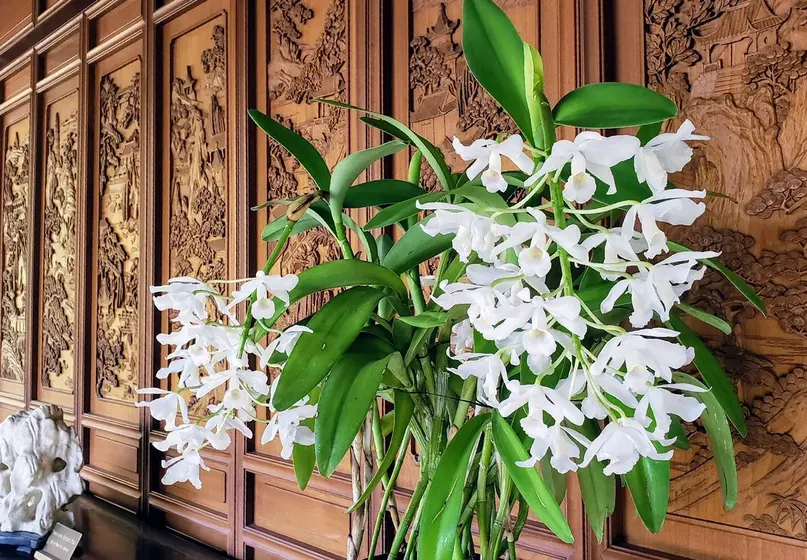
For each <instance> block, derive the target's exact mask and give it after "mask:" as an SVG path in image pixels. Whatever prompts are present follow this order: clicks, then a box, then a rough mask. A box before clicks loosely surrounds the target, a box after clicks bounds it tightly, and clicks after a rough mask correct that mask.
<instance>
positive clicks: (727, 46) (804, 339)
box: [645, 0, 807, 538]
mask: <svg viewBox="0 0 807 560" xmlns="http://www.w3.org/2000/svg"><path fill="white" fill-rule="evenodd" d="M645 8H646V9H645V22H646V45H647V48H646V55H647V57H646V68H647V76H648V82H649V84H650V85H651V86H652V87H655V88H657V89H659V90H661V91H663V92H664V93H665V94H667V95H668V96H670V97H672V98H673V99H675V100H676V101H677V102H678V103H679V104H680V105H681V106H682V115H681V118H689V119H691V120H692V121H693V122H695V123H696V124H697V125H698V126H699V128H701V129H702V130H703V132H704V134H707V135H709V136H711V137H712V141H711V142H709V143H708V144H707V145H706V146H705V147H704V148H703V149H702V150H700V159H699V160H698V161H697V162H695V165H693V166H691V167H692V171H691V172H690V173H689V174H687V175H686V176H683V177H679V178H677V182H679V183H681V184H689V185H693V186H701V185H715V187H714V188H715V189H716V190H721V191H722V192H726V193H727V194H729V195H731V196H733V197H735V198H736V199H738V202H739V205H736V206H735V205H729V204H726V205H725V206H721V207H720V208H719V209H718V210H716V211H715V212H714V216H713V218H712V222H713V224H714V227H708V226H701V227H698V228H690V229H689V231H688V233H687V235H686V237H685V238H683V239H681V241H682V242H683V243H685V244H687V245H688V246H690V247H692V248H693V249H697V248H705V247H708V248H709V250H718V251H722V252H723V255H722V258H723V262H724V263H725V264H726V265H727V266H729V267H732V269H733V270H736V271H737V272H738V273H739V274H740V275H741V276H742V277H743V278H744V279H746V280H747V281H748V282H749V283H750V284H751V285H752V286H754V287H755V288H756V289H757V290H758V291H759V293H760V294H761V296H762V297H763V299H764V300H765V302H766V305H767V307H768V312H769V317H770V318H769V319H767V320H765V319H763V318H761V317H760V315H759V314H758V312H756V311H755V310H754V309H753V308H752V307H750V306H747V305H745V304H744V303H742V302H741V301H740V297H739V296H738V294H737V293H736V291H735V290H734V288H733V287H732V285H731V284H730V283H729V282H727V281H726V280H725V278H723V277H722V276H720V275H717V274H712V273H711V272H709V273H707V275H706V276H705V277H704V279H703V280H702V281H701V282H700V284H699V285H698V286H697V287H696V288H695V289H694V290H693V291H692V292H691V297H692V298H695V299H696V301H697V302H698V303H699V304H701V305H706V307H707V308H709V309H711V311H712V312H714V313H716V314H718V315H720V316H722V317H725V318H727V319H729V320H730V321H731V322H732V323H733V324H735V325H736V326H735V329H734V330H735V333H734V334H733V335H731V336H730V337H727V338H721V339H719V340H715V347H716V349H717V350H716V355H718V357H719V359H721V361H722V362H723V363H724V365H725V367H726V372H727V373H728V374H729V375H730V376H731V377H732V378H733V379H734V382H735V383H736V384H738V385H739V387H740V389H741V390H740V394H741V395H743V396H744V400H745V404H746V407H747V408H746V412H747V415H748V428H749V434H748V436H747V437H746V438H744V439H738V440H737V441H736V443H737V444H738V454H737V462H738V466H739V468H740V469H741V474H740V479H741V480H743V479H744V477H746V479H748V480H751V479H753V480H754V481H755V482H754V486H753V491H752V490H751V489H750V488H749V489H748V491H747V492H744V491H743V489H741V491H740V496H741V502H740V504H739V506H738V508H737V509H736V510H735V511H734V512H733V513H732V514H730V515H728V514H727V518H726V519H720V520H721V521H724V522H729V523H732V524H735V525H740V526H746V527H749V528H751V529H754V530H758V531H764V532H770V533H775V534H779V535H785V536H791V537H797V538H803V535H804V534H805V532H804V528H803V527H802V526H801V525H800V524H799V523H792V524H788V523H787V522H788V521H789V520H790V519H792V516H791V515H790V514H787V513H785V512H787V511H798V510H799V506H798V504H797V501H798V500H797V499H796V498H794V497H793V496H791V494H792V492H791V489H792V488H793V487H794V486H799V485H801V484H803V483H804V482H805V481H807V461H805V460H804V450H805V448H807V433H805V431H804V430H803V429H802V428H801V426H802V425H803V423H804V422H803V421H804V418H805V416H804V410H807V408H805V406H807V368H805V363H804V358H803V356H804V349H805V347H807V346H806V345H807V295H805V294H807V282H806V281H805V275H804V272H805V271H807V258H805V252H804V251H805V247H807V227H805V226H807V217H805V214H804V209H803V200H804V197H805V194H807V152H806V151H805V149H804V146H805V141H806V140H807V138H805V133H804V126H803V123H804V121H805V119H807V27H805V23H807V3H805V2H803V0H708V1H707V0H646V1H645ZM737 146H742V147H743V158H740V159H737V158H735V157H733V155H732V156H729V155H727V154H734V153H735V151H736V147H737ZM738 214H742V215H739V216H738ZM738 222H739V223H741V224H743V226H742V227H743V230H742V231H738V230H735V229H730V228H733V227H736V226H735V225H734V224H736V223H738ZM723 225H728V226H730V227H729V228H726V227H721V226H723ZM763 322H764V325H765V326H764V327H763ZM768 325H771V326H772V327H773V330H767V326H768ZM777 325H778V332H777V331H776V326H777ZM763 333H765V334H763ZM748 344H751V345H753V346H754V351H751V350H748V349H745V348H744V346H746V345H748ZM692 441H693V447H696V448H697V449H696V450H695V451H694V452H693V453H690V454H682V461H683V462H682V463H681V464H679V465H678V470H679V472H680V473H681V474H680V475H679V476H678V477H677V478H676V479H675V480H674V481H673V489H674V494H676V495H677V496H678V497H677V498H676V499H675V500H673V501H672V502H671V509H672V510H673V511H686V512H688V514H690V515H691V514H692V512H693V511H698V510H697V508H698V507H699V504H700V502H704V503H705V502H706V501H707V500H709V499H710V496H711V495H712V490H713V488H711V487H708V483H707V482H706V479H705V477H704V475H703V473H704V472H705V469H702V468H700V466H701V465H703V464H705V463H706V462H708V461H709V460H710V459H711V453H710V452H709V451H708V445H707V443H706V440H705V439H704V438H701V437H700V436H699V437H698V439H693V440H692ZM745 469H748V470H747V471H745ZM676 489H680V491H676ZM744 495H745V496H747V497H746V498H742V497H743V496H744ZM761 495H762V496H766V500H767V496H771V497H774V496H778V497H777V498H773V499H772V500H767V501H766V500H759V499H758V498H759V496H761ZM799 500H800V498H799ZM708 507H709V506H708V505H705V506H704V510H703V511H706V510H708Z"/></svg>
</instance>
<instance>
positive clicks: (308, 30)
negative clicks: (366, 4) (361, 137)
mask: <svg viewBox="0 0 807 560" xmlns="http://www.w3.org/2000/svg"><path fill="white" fill-rule="evenodd" d="M345 4H346V3H345V0H322V1H317V0H271V2H270V17H271V29H272V38H271V44H270V62H269V68H268V76H269V83H268V88H269V99H270V104H271V113H272V116H273V117H274V118H276V119H277V120H279V121H280V122H282V123H283V124H284V125H285V126H289V127H291V128H293V129H294V130H295V131H297V132H298V133H300V134H302V135H303V136H305V137H306V138H307V139H309V140H310V141H311V142H312V143H313V144H314V146H315V147H316V148H317V149H318V150H319V151H320V152H321V153H322V154H323V155H324V157H325V159H326V161H327V162H328V164H329V165H331V166H332V165H333V164H335V163H336V161H338V160H339V159H340V158H342V157H344V155H345V152H346V146H347V115H346V113H345V110H344V109H338V108H334V107H329V106H327V105H323V104H319V103H312V104H308V103H307V102H308V101H309V100H310V99H312V98H328V99H335V100H339V101H346V82H345V80H346V78H345V65H346V63H347V36H346V28H347V16H346V10H345ZM267 173H268V177H267V179H268V180H267V184H268V186H269V192H268V193H267V199H268V200H277V199H287V198H291V197H294V196H296V195H297V194H299V193H303V192H307V191H309V190H310V189H312V188H313V184H311V183H310V179H309V178H308V175H307V174H306V173H305V172H304V170H303V169H301V168H300V167H299V165H298V164H297V163H296V162H295V161H294V160H293V158H291V157H290V156H289V155H288V152H286V150H285V149H283V148H282V147H280V145H279V144H277V143H276V142H273V141H271V140H269V169H268V172H267ZM340 255H341V254H340V252H339V250H338V247H337V245H336V243H335V242H334V241H333V239H332V238H331V237H330V236H328V235H323V234H322V233H321V232H319V231H310V232H307V233H305V234H303V235H299V236H296V237H295V238H293V240H292V241H291V242H290V245H289V248H288V249H287V250H286V252H285V253H284V254H283V256H282V257H281V261H280V269H281V271H283V272H284V273H289V272H300V271H301V270H304V269H305V268H307V267H311V266H315V265H317V264H320V263H322V262H325V261H329V260H333V259H337V258H339V256H340ZM328 299H329V296H326V295H324V294H318V295H316V296H312V297H309V298H306V299H305V300H304V301H302V302H300V303H299V304H297V305H296V306H295V308H294V310H293V312H292V313H290V316H289V317H286V318H284V319H283V321H285V322H288V323H289V324H291V323H294V322H296V321H298V320H300V319H302V318H303V317H305V316H307V315H309V314H310V313H312V312H313V311H314V310H316V309H318V308H319V307H321V306H322V305H323V304H324V303H325V302H326V301H327V300H328Z"/></svg>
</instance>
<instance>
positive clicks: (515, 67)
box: [462, 0, 543, 148]
mask: <svg viewBox="0 0 807 560" xmlns="http://www.w3.org/2000/svg"><path fill="white" fill-rule="evenodd" d="M462 49H463V51H464V54H465V60H466V62H467V63H468V69H469V70H470V71H471V73H472V74H473V75H474V77H475V78H476V79H477V80H478V81H479V83H480V85H481V86H482V87H483V88H485V90H486V91H487V92H488V93H489V94H490V95H491V97H493V99H495V100H496V101H498V102H499V105H501V106H502V108H503V109H504V110H505V111H507V114H509V115H510V116H511V117H512V118H513V120H514V121H515V123H516V125H517V126H518V128H519V129H520V130H521V133H522V134H523V135H524V137H525V138H526V139H527V140H528V141H529V142H530V144H532V145H533V146H536V144H535V140H536V139H535V135H534V134H533V129H534V124H535V123H533V122H532V120H531V119H530V109H529V104H528V102H527V91H526V86H525V76H524V70H525V62H524V42H523V41H522V40H521V37H519V35H518V31H516V28H515V27H514V26H513V23H512V22H511V21H510V18H509V17H507V14H505V13H504V11H502V9H501V8H499V7H498V6H497V5H496V4H495V3H494V2H492V0H465V1H464V2H463V4H462ZM530 82H532V80H530ZM530 93H532V92H530ZM536 147H538V148H541V147H543V146H542V145H540V144H539V145H537V146H536Z"/></svg>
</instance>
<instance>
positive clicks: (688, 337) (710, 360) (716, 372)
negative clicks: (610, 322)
mask: <svg viewBox="0 0 807 560" xmlns="http://www.w3.org/2000/svg"><path fill="white" fill-rule="evenodd" d="M667 324H668V326H669V327H670V328H671V329H673V330H676V331H678V341H679V342H680V343H681V344H683V345H684V346H687V347H689V348H694V349H695V367H696V368H698V371H699V372H700V373H701V375H702V376H703V380H704V381H705V382H706V384H707V385H708V386H709V388H710V389H712V393H713V394H714V396H715V398H716V399H717V401H718V402H719V403H720V406H721V407H722V408H723V410H724V411H725V412H726V416H728V417H729V419H730V420H731V423H732V424H734V427H735V428H737V431H738V432H740V435H742V436H743V437H745V435H746V434H747V433H748V429H747V428H746V425H745V416H744V415H743V407H742V405H741V404H740V399H738V398H737V393H736V392H735V391H734V386H733V385H732V384H731V381H729V378H728V377H726V372H725V371H723V366H721V365H720V362H718V361H717V358H715V357H714V354H712V351H711V350H709V347H708V346H706V344H704V343H703V341H702V340H701V339H700V337H699V336H698V335H697V334H695V333H694V332H693V331H692V329H690V328H689V326H687V324H686V323H684V321H682V320H681V318H680V317H677V316H675V315H670V320H669V321H668V323H667Z"/></svg>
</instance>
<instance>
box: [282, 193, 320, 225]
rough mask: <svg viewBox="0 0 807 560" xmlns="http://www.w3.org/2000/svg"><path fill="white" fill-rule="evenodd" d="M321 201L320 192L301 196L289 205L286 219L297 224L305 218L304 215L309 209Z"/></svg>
mask: <svg viewBox="0 0 807 560" xmlns="http://www.w3.org/2000/svg"><path fill="white" fill-rule="evenodd" d="M319 199H320V193H319V191H317V192H312V193H308V194H306V195H303V196H301V197H300V198H298V199H297V200H295V201H293V202H292V203H291V204H289V207H288V208H287V209H286V219H288V220H289V221H290V222H296V221H297V220H299V219H300V218H302V217H303V214H305V211H306V210H308V207H309V206H311V205H312V204H314V203H315V202H316V201H317V200H319Z"/></svg>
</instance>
